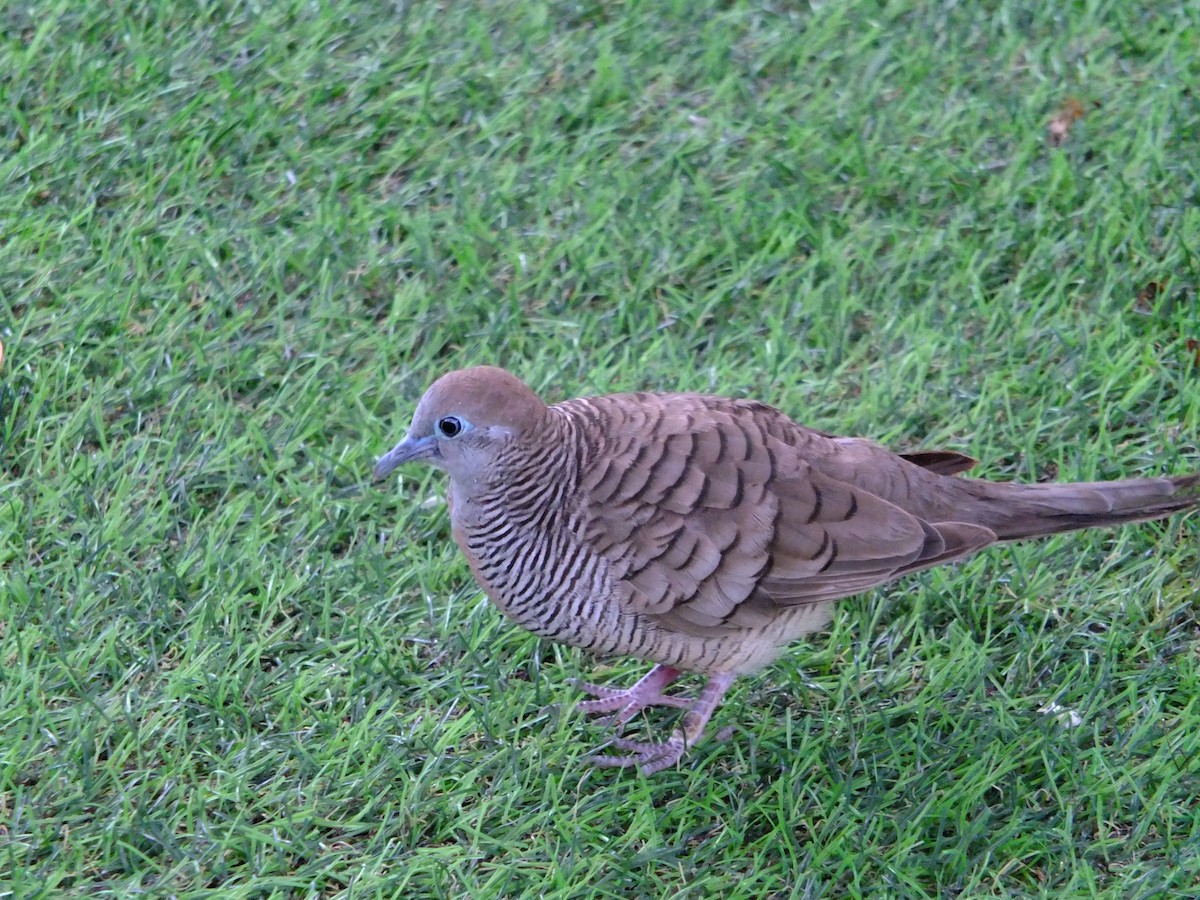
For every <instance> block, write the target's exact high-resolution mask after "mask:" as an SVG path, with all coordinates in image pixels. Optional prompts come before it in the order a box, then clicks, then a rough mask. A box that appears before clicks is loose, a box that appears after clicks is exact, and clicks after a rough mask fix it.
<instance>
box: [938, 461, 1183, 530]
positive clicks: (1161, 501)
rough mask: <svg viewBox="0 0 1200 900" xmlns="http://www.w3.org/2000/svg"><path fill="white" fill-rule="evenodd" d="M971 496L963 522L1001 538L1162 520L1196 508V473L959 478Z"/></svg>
mask: <svg viewBox="0 0 1200 900" xmlns="http://www.w3.org/2000/svg"><path fill="white" fill-rule="evenodd" d="M961 484H962V485H964V486H970V487H969V491H970V494H971V495H972V498H971V500H970V501H968V502H967V504H965V505H966V507H968V508H969V510H968V509H964V512H968V511H969V513H970V515H969V517H968V518H967V521H970V522H974V523H977V524H979V525H984V526H986V527H988V528H990V529H992V531H994V532H996V536H997V537H998V538H999V539H1000V540H1002V541H1011V540H1016V539H1018V538H1026V537H1037V536H1038V535H1045V534H1057V533H1058V532H1060V531H1074V530H1076V529H1079V528H1093V527H1100V526H1105V525H1121V524H1124V523H1128V522H1146V521H1150V520H1153V519H1161V518H1163V517H1164V516H1169V515H1171V514H1172V513H1176V512H1181V511H1183V510H1186V509H1191V508H1192V507H1195V506H1200V472H1196V473H1194V474H1191V475H1181V476H1179V477H1176V478H1133V479H1129V480H1127V481H1095V482H1078V483H1074V484H1010V483H998V482H986V481H972V480H963V481H962V482H961Z"/></svg>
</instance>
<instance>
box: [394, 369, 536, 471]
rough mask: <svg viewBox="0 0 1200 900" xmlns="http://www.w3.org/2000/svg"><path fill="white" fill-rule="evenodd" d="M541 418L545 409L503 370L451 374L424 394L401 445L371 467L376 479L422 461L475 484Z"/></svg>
mask: <svg viewBox="0 0 1200 900" xmlns="http://www.w3.org/2000/svg"><path fill="white" fill-rule="evenodd" d="M545 416H546V404H545V403H543V402H542V401H541V400H540V399H539V398H538V396H537V394H535V393H534V392H533V391H532V390H530V389H529V387H528V386H527V385H526V384H525V383H524V382H523V381H521V379H519V378H517V377H516V376H515V375H512V374H510V373H508V372H506V371H504V369H498V368H495V367H494V366H476V367H474V368H470V369H459V370H458V371H456V372H449V373H447V374H446V375H443V376H442V377H441V378H439V379H438V380H437V381H435V382H434V383H433V384H432V385H430V387H429V390H427V391H426V392H425V396H424V397H422V398H421V402H420V403H418V404H417V410H416V412H415V413H413V419H412V424H411V425H410V426H409V428H408V434H407V435H405V437H404V440H402V441H401V442H400V443H398V444H397V445H396V446H395V447H393V448H392V449H391V450H389V451H388V452H387V453H385V454H384V455H383V456H381V457H380V458H379V460H378V461H377V462H376V463H375V477H376V478H377V479H378V478H383V477H385V476H387V475H388V474H389V473H390V472H391V471H392V470H393V469H395V468H396V467H397V466H399V465H402V464H403V463H406V462H417V461H424V462H427V463H429V464H430V465H434V466H437V467H438V468H439V469H445V470H446V471H447V472H449V473H450V476H451V477H452V478H455V479H461V480H473V479H478V478H480V477H482V476H483V475H484V474H485V473H486V472H487V471H489V469H490V464H491V463H492V462H494V461H495V460H496V459H497V457H498V456H499V455H500V452H501V450H502V449H503V448H504V447H505V446H507V445H509V444H510V443H511V442H512V441H514V440H518V441H519V440H520V439H521V438H523V437H526V436H527V435H530V434H532V433H534V431H535V430H536V428H537V427H538V425H539V424H540V423H541V422H542V420H543V419H544V418H545Z"/></svg>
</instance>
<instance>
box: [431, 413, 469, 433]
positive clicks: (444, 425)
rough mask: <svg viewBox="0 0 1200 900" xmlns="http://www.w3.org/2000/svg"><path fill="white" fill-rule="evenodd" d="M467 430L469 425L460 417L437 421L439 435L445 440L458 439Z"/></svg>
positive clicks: (444, 418)
mask: <svg viewBox="0 0 1200 900" xmlns="http://www.w3.org/2000/svg"><path fill="white" fill-rule="evenodd" d="M466 430H467V423H466V422H464V421H463V420H462V419H460V418H459V417H458V416H443V417H442V418H440V419H438V420H437V433H438V435H440V436H441V437H444V438H456V437H458V436H459V435H460V434H462V433H463V432H464V431H466Z"/></svg>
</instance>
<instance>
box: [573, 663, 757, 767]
mask: <svg viewBox="0 0 1200 900" xmlns="http://www.w3.org/2000/svg"><path fill="white" fill-rule="evenodd" d="M658 668H663V667H656V668H655V669H654V670H652V671H651V672H650V674H649V675H647V676H646V677H645V678H643V679H642V681H639V682H638V683H637V684H635V685H634V686H633V687H632V688H630V690H631V691H633V690H637V688H638V686H639V685H641V684H642V682H644V681H647V680H649V679H650V677H651V676H652V675H654V673H655V672H656V671H658ZM671 671H672V672H673V673H674V674H672V676H671V677H672V678H673V677H675V675H677V674H678V673H677V672H674V670H671ZM660 677H662V676H660ZM734 678H735V675H734V674H733V673H732V672H720V673H718V674H716V675H713V676H712V677H711V678H709V679H708V681H707V682H705V684H704V689H703V690H702V691H701V692H700V696H699V697H697V698H696V700H695V702H694V703H692V705H691V708H690V709H689V710H688V712H687V715H685V716H684V717H683V726H682V727H681V728H679V729H678V730H677V731H676V732H675V733H674V734H672V735H671V737H670V738H668V739H667V740H666V741H665V742H664V743H661V744H654V743H650V742H642V741H631V740H628V739H626V738H622V737H616V738H613V739H612V746H614V747H616V748H617V749H618V750H624V751H626V753H624V754H621V755H612V756H593V757H592V760H591V761H592V762H593V763H595V764H596V765H598V766H637V767H638V769H639V770H640V771H641V773H642V774H643V775H653V774H654V773H655V772H658V771H661V770H662V769H665V768H667V767H668V766H673V765H675V763H677V762H679V760H680V759H681V758H682V757H683V753H684V751H685V750H686V749H687V748H688V747H690V746H692V745H693V744H695V743H696V742H697V741H698V740H700V737H701V736H702V735H703V734H704V727H705V726H706V725H707V724H708V720H709V719H710V718H712V714H713V711H714V710H716V708H717V706H719V705H720V703H721V698H722V697H724V696H725V692H726V691H728V690H729V686H730V685H731V684H733V679H734ZM668 680H669V679H668ZM671 699H672V700H676V699H678V698H675V697H672V698H671ZM589 702H593V703H595V702H600V701H589ZM669 705H672V706H674V705H678V704H669Z"/></svg>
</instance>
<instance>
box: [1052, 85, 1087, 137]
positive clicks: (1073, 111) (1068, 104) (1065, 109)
mask: <svg viewBox="0 0 1200 900" xmlns="http://www.w3.org/2000/svg"><path fill="white" fill-rule="evenodd" d="M1082 118H1083V103H1081V102H1080V101H1079V99H1078V98H1076V97H1068V98H1067V99H1066V100H1065V101H1063V105H1062V106H1061V107H1059V110H1058V112H1056V113H1055V114H1054V118H1053V119H1051V120H1050V124H1049V125H1047V126H1046V139H1047V140H1048V141H1049V142H1050V146H1051V147H1061V146H1062V145H1063V144H1064V143H1065V142H1066V140H1067V136H1068V135H1069V134H1070V133H1071V126H1072V125H1074V124H1075V123H1076V122H1077V121H1079V120H1080V119H1082Z"/></svg>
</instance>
